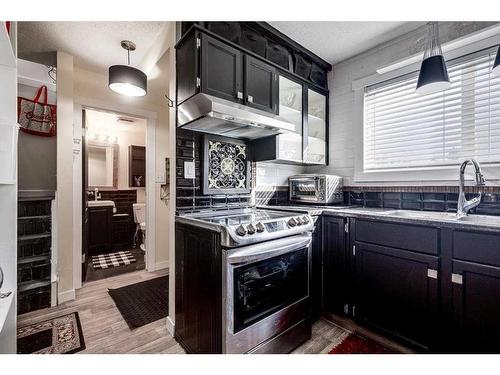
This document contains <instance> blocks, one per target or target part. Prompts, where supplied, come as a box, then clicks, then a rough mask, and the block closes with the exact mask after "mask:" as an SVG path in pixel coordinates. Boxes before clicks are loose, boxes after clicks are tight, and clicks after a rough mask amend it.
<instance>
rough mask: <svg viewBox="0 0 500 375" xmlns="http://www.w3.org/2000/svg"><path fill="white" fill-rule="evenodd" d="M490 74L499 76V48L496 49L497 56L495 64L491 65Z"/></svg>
mask: <svg viewBox="0 0 500 375" xmlns="http://www.w3.org/2000/svg"><path fill="white" fill-rule="evenodd" d="M491 72H492V73H493V74H494V75H496V76H500V46H499V47H498V49H497V56H496V57H495V62H494V63H493V69H491Z"/></svg>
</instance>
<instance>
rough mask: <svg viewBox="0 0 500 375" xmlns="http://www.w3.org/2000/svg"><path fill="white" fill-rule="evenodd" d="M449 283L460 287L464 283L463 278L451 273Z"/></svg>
mask: <svg viewBox="0 0 500 375" xmlns="http://www.w3.org/2000/svg"><path fill="white" fill-rule="evenodd" d="M451 282H452V283H453V284H459V285H462V284H463V283H464V279H463V276H462V275H460V274H459V273H452V274H451Z"/></svg>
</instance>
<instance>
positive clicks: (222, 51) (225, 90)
mask: <svg viewBox="0 0 500 375" xmlns="http://www.w3.org/2000/svg"><path fill="white" fill-rule="evenodd" d="M201 39H202V42H201V43H202V46H201V91H202V92H204V93H206V94H209V95H214V96H217V97H219V98H222V99H227V100H231V101H235V102H241V100H242V98H243V92H242V80H243V72H242V54H241V52H240V51H238V50H237V49H235V48H232V47H230V46H228V45H226V44H225V43H222V42H219V41H218V40H217V39H213V38H211V37H209V36H207V35H202V36H201Z"/></svg>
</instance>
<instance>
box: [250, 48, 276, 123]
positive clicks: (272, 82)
mask: <svg viewBox="0 0 500 375" xmlns="http://www.w3.org/2000/svg"><path fill="white" fill-rule="evenodd" d="M277 93H278V91H277V75H276V69H275V68H274V67H272V66H270V65H268V64H266V63H265V62H262V61H260V60H257V59H254V58H253V57H250V56H247V55H245V104H246V105H247V106H249V107H253V108H257V109H260V110H263V111H267V112H271V113H277V111H278V108H277V107H278V106H277V104H276V102H277V96H278V95H277Z"/></svg>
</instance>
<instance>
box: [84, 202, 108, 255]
mask: <svg viewBox="0 0 500 375" xmlns="http://www.w3.org/2000/svg"><path fill="white" fill-rule="evenodd" d="M88 214H89V223H88V228H89V233H88V236H89V239H88V249H89V255H96V254H105V253H109V252H110V251H111V242H112V234H113V233H112V227H113V209H112V208H111V207H92V208H90V209H89V210H88Z"/></svg>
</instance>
